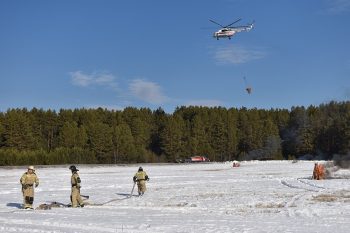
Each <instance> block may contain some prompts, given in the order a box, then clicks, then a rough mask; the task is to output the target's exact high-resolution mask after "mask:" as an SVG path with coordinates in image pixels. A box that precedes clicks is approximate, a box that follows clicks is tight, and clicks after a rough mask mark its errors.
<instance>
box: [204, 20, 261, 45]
mask: <svg viewBox="0 0 350 233" xmlns="http://www.w3.org/2000/svg"><path fill="white" fill-rule="evenodd" d="M240 20H242V19H237V20H236V21H235V22H233V23H230V24H229V25H226V26H223V25H221V24H219V23H217V22H215V21H214V20H211V19H209V21H210V22H212V23H215V24H217V25H219V26H220V27H222V28H221V29H220V30H219V31H216V32H214V34H213V37H214V38H216V39H217V40H219V38H225V37H228V38H229V39H230V40H231V37H232V36H234V35H235V34H236V33H237V32H242V31H250V30H251V29H252V28H253V27H254V21H253V22H252V23H251V24H248V25H245V26H237V27H231V25H233V24H235V23H237V22H238V21H240Z"/></svg>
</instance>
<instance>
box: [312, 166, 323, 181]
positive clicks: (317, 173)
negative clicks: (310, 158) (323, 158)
mask: <svg viewBox="0 0 350 233" xmlns="http://www.w3.org/2000/svg"><path fill="white" fill-rule="evenodd" d="M312 178H313V179H314V180H323V179H324V178H325V171H324V166H323V164H318V163H315V166H314V171H313V173H312Z"/></svg>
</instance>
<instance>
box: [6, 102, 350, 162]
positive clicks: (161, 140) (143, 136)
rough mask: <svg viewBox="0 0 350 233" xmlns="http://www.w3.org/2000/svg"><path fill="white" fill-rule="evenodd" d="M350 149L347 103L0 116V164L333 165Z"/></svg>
mask: <svg viewBox="0 0 350 233" xmlns="http://www.w3.org/2000/svg"><path fill="white" fill-rule="evenodd" d="M349 148H350V102H330V103H327V104H321V105H319V106H309V107H307V108H305V107H292V108H291V109H290V110H288V109H270V110H266V109H256V108H254V109H247V108H244V107H242V108H229V109H227V108H224V107H197V106H189V107H184V106H183V107H177V108H176V109H175V111H174V112H173V113H172V114H169V113H166V112H165V111H164V110H163V109H161V108H158V109H157V110H153V111H152V110H150V109H148V108H134V107H127V108H125V109H123V110H107V109H102V108H98V109H85V108H82V109H74V110H72V109H61V110H59V111H57V112H56V111H53V110H43V109H37V108H33V109H31V110H28V109H26V108H22V109H8V110H7V111H6V112H0V165H26V164H65V163H135V162H175V161H179V160H184V159H186V158H188V157H190V156H194V155H202V156H207V157H208V158H209V159H210V160H211V161H227V160H253V159H260V160H267V159H301V158H303V159H332V158H333V156H334V155H343V154H344V155H345V154H347V153H348V152H349Z"/></svg>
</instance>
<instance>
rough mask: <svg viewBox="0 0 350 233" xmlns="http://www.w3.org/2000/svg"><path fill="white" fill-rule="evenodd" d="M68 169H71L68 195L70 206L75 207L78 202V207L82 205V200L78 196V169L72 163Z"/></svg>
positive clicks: (79, 185)
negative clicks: (70, 188) (70, 187)
mask: <svg viewBox="0 0 350 233" xmlns="http://www.w3.org/2000/svg"><path fill="white" fill-rule="evenodd" d="M69 170H71V171H72V176H71V185H72V191H71V195H70V199H71V202H72V207H73V208H76V207H78V204H79V206H80V207H84V202H83V200H82V198H81V196H80V188H81V180H80V177H79V174H78V171H79V170H78V169H77V168H76V167H75V166H74V165H71V166H70V167H69Z"/></svg>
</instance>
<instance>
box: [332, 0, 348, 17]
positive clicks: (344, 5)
mask: <svg viewBox="0 0 350 233" xmlns="http://www.w3.org/2000/svg"><path fill="white" fill-rule="evenodd" d="M327 5H328V8H327V10H326V11H327V13H330V14H341V13H344V12H349V11H350V0H327Z"/></svg>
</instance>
